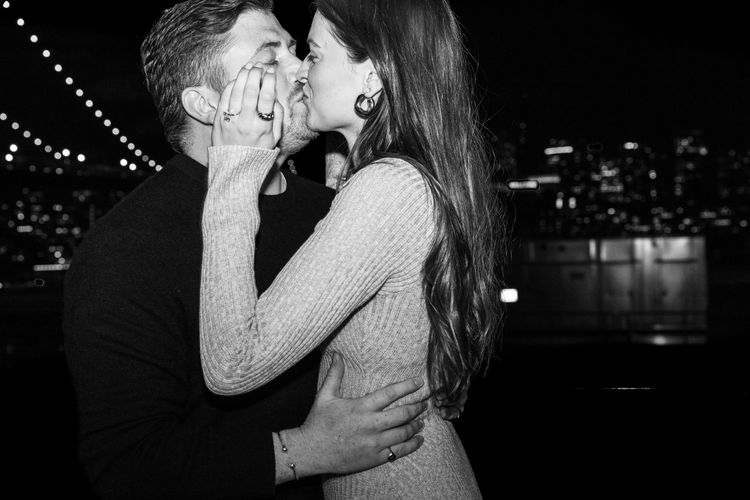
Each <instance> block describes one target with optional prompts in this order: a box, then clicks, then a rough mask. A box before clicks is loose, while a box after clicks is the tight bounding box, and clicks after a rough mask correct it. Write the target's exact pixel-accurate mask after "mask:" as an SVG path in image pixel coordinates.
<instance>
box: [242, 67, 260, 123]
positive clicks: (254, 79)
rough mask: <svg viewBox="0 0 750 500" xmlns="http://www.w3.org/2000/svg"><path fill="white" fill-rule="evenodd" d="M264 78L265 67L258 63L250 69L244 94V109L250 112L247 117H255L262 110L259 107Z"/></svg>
mask: <svg viewBox="0 0 750 500" xmlns="http://www.w3.org/2000/svg"><path fill="white" fill-rule="evenodd" d="M262 78H263V68H262V67H261V66H260V65H259V64H256V65H255V66H252V67H251V68H250V69H249V71H248V75H247V82H246V83H245V92H244V94H243V96H242V109H244V110H246V112H247V113H249V114H248V115H246V119H248V118H249V117H250V116H253V117H255V115H257V113H258V112H259V111H260V108H259V107H258V96H259V95H260V92H261V89H260V85H261V79H262Z"/></svg>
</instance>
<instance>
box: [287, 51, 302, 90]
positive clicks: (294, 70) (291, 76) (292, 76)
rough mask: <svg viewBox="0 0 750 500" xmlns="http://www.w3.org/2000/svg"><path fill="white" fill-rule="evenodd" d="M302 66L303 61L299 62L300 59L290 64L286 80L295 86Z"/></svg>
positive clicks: (295, 59)
mask: <svg viewBox="0 0 750 500" xmlns="http://www.w3.org/2000/svg"><path fill="white" fill-rule="evenodd" d="M301 66H302V61H300V60H299V58H297V57H295V58H294V60H293V61H292V62H291V63H290V64H289V66H288V67H287V71H286V78H287V80H288V81H289V83H291V84H292V85H294V84H295V83H297V80H298V77H297V75H298V74H299V70H300V67H301Z"/></svg>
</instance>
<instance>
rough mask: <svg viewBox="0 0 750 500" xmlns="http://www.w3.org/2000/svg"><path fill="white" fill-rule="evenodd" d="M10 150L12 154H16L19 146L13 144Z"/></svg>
mask: <svg viewBox="0 0 750 500" xmlns="http://www.w3.org/2000/svg"><path fill="white" fill-rule="evenodd" d="M8 149H10V152H11V153H15V152H16V151H18V146H16V145H15V144H11V145H10V147H9V148H8Z"/></svg>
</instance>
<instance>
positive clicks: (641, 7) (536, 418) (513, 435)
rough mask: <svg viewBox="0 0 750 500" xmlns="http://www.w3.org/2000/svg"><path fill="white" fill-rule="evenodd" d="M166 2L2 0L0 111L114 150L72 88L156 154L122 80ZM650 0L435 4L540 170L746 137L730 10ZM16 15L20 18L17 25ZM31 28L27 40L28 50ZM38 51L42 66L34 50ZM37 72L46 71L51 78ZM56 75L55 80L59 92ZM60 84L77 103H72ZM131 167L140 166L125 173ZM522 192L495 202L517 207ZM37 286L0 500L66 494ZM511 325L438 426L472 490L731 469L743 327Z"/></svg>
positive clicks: (746, 77) (639, 483)
mask: <svg viewBox="0 0 750 500" xmlns="http://www.w3.org/2000/svg"><path fill="white" fill-rule="evenodd" d="M171 4H172V2H163V1H154V2H149V3H148V4H147V5H136V4H116V3H115V4H112V3H99V4H97V5H98V7H95V8H92V7H91V6H90V4H89V3H84V2H54V3H44V4H41V3H37V2H28V1H25V0H24V1H15V2H11V8H10V9H0V44H1V45H0V47H2V49H0V67H2V68H3V71H2V74H1V75H0V112H4V113H7V114H8V115H9V116H10V117H12V119H13V120H17V121H19V122H20V123H21V124H22V127H24V128H28V129H30V130H32V131H33V132H34V134H35V135H38V136H41V137H43V138H44V139H45V141H47V142H48V143H50V144H51V145H53V146H54V147H55V149H62V148H63V147H68V148H70V149H71V150H73V151H74V152H83V153H85V154H86V155H87V158H88V161H89V163H92V164H94V163H101V164H108V165H117V164H118V163H119V161H120V159H121V158H128V159H129V161H132V155H130V152H129V151H128V150H127V149H126V148H125V147H124V146H123V145H122V144H121V143H120V142H119V141H118V140H117V139H116V138H114V137H113V135H112V134H111V133H110V132H109V131H108V130H107V129H106V128H104V127H103V126H102V125H101V121H100V120H98V119H96V118H94V116H93V113H92V111H91V110H89V109H87V108H85V107H84V105H83V101H85V100H86V99H92V100H93V101H94V103H95V108H94V109H97V108H99V109H101V110H102V111H103V112H104V114H105V116H106V117H108V118H110V119H111V120H112V121H113V122H114V124H115V125H116V126H117V127H119V128H120V129H121V130H122V131H123V133H125V134H126V135H127V136H128V138H129V140H131V141H132V142H134V143H135V144H136V145H137V146H138V148H140V149H142V150H143V152H144V153H146V154H148V155H150V156H151V157H152V158H154V159H156V160H157V161H159V162H163V161H165V160H166V159H167V158H168V157H169V156H170V155H171V152H170V150H169V148H168V147H167V146H166V144H165V142H164V141H163V139H162V136H161V128H160V125H159V123H158V121H157V118H156V113H155V111H154V109H153V106H152V104H151V102H150V98H149V96H148V95H147V93H146V91H145V88H144V86H143V84H142V80H141V76H140V72H139V56H138V46H139V44H140V42H141V40H142V39H143V37H144V36H145V34H146V33H147V31H148V29H149V27H150V25H151V24H152V22H153V21H154V20H155V19H156V17H157V16H158V14H159V12H161V10H162V9H163V8H165V7H166V6H169V5H171ZM654 4H655V2H653V3H647V2H549V3H542V2H488V3H485V2H453V5H454V8H455V9H456V11H457V13H458V14H459V16H460V18H461V20H462V22H463V23H464V25H465V27H466V31H467V34H468V40H467V44H468V46H469V48H470V50H471V51H472V53H473V54H474V55H475V56H476V58H477V61H478V65H479V68H480V71H479V73H478V77H477V78H478V83H479V86H480V89H481V90H482V93H483V96H484V98H483V109H484V112H485V113H486V116H487V119H488V127H489V128H490V129H491V130H492V131H493V132H494V133H496V134H497V135H499V136H503V137H509V138H511V140H516V139H517V134H518V130H519V127H520V126H521V124H522V123H523V124H525V126H526V129H525V131H526V132H525V133H526V139H527V144H526V147H525V148H524V149H522V150H519V151H518V155H517V174H518V175H519V176H523V175H530V174H533V173H537V172H541V171H545V168H546V167H545V165H544V161H543V160H544V157H543V153H542V151H543V149H544V148H545V147H546V146H547V145H548V141H549V139H550V138H555V137H557V138H560V137H565V138H569V139H571V140H575V141H579V142H581V143H583V144H586V143H602V144H605V145H609V144H614V143H617V142H622V141H623V140H637V141H644V142H648V143H649V144H652V145H654V146H655V147H662V148H664V149H669V148H670V147H672V140H673V138H674V137H675V136H677V135H680V134H687V133H689V132H690V131H692V130H694V129H699V130H702V131H703V137H704V139H705V141H706V143H709V144H711V146H712V147H716V148H738V149H741V148H747V147H748V146H750V144H749V143H748V138H750V101H749V100H750V64H748V63H749V62H750V61H749V60H748V59H750V57H749V56H748V50H747V49H748V47H750V44H748V41H749V40H748V37H749V36H750V35H749V34H748V33H750V30H748V29H747V26H746V21H745V19H746V18H745V17H743V15H742V11H743V9H742V8H741V7H740V6H739V4H736V5H734V6H731V5H730V4H729V2H711V3H708V4H695V5H692V4H687V3H682V4H672V5H665V4H660V5H658V6H656V5H654ZM306 5H307V2H288V1H287V2H285V1H277V2H276V7H277V8H276V10H277V14H278V17H279V18H280V20H281V22H282V24H283V25H284V26H285V27H286V28H287V29H288V30H289V31H290V33H291V34H292V35H293V36H295V37H296V38H297V39H298V40H300V41H303V40H305V39H306V34H307V27H308V23H309V20H310V15H309V14H308V10H307V7H306ZM18 17H23V18H24V20H25V21H26V24H25V26H23V27H22V28H19V27H18V26H17V25H16V22H15V20H16V19H17V18H18ZM32 33H34V34H37V35H38V36H39V38H40V42H39V43H37V44H30V43H29V42H28V36H30V35H31V34H32ZM45 48H46V49H49V50H50V51H51V52H52V57H51V58H50V59H44V58H42V57H41V55H40V52H41V50H43V49H45ZM304 53H305V45H304V43H303V44H301V46H300V55H301V56H303V55H304ZM55 63H58V64H61V65H62V66H63V68H64V71H63V72H62V73H55V72H54V71H53V70H52V69H51V66H52V65H53V64H55ZM68 75H70V76H72V77H73V78H74V79H75V80H76V83H75V85H74V86H73V87H70V86H68V85H65V84H64V83H63V80H64V77H65V76H68ZM79 87H80V88H82V89H84V91H85V92H86V95H85V96H84V97H83V98H78V97H75V96H74V95H73V92H72V90H74V89H75V88H79ZM7 125H8V124H7V123H2V124H0V148H2V154H3V155H4V154H5V151H6V149H5V148H6V143H11V142H13V143H17V144H26V143H25V142H24V140H23V139H21V138H19V137H18V133H17V132H16V131H13V130H11V129H10V127H8V126H7ZM321 152H322V144H321V143H320V142H318V143H316V144H314V145H313V146H312V147H311V148H310V149H309V150H307V151H306V152H304V153H302V154H300V155H298V158H297V159H296V164H297V166H298V169H299V171H300V173H301V174H302V175H305V176H308V177H311V178H317V179H320V177H321V166H322V163H321V161H320V154H321ZM140 170H144V171H145V172H146V173H145V174H143V175H144V176H147V175H149V174H150V172H151V171H150V170H149V169H141V168H140V164H139V171H140ZM0 175H4V174H0ZM142 178H143V177H139V176H134V177H133V179H132V182H131V184H135V183H137V182H138V181H139V180H140V179H142ZM0 182H8V181H7V180H6V179H3V181H0ZM524 202H525V201H524V198H523V197H520V196H517V197H516V198H515V200H514V203H516V204H517V205H518V206H519V207H522V205H523V204H524ZM748 257H750V255H748ZM737 260H738V262H737V263H736V264H733V265H736V266H738V267H737V269H740V268H741V269H745V267H743V266H744V265H743V263H742V261H743V260H744V259H743V255H742V253H740V254H739V257H737ZM2 278H3V279H2V280H0V281H3V280H5V279H7V278H6V277H2ZM43 292H44V291H42V290H35V289H32V290H28V291H24V292H23V293H21V292H18V293H17V294H15V295H7V294H6V295H4V296H3V297H2V299H3V302H2V306H3V309H2V317H0V322H1V323H0V324H2V325H3V326H2V327H0V328H2V329H3V330H4V332H3V335H4V337H3V340H4V344H3V345H4V352H3V358H2V361H3V366H2V368H3V372H2V373H3V377H2V387H1V389H2V393H3V396H4V398H3V403H2V408H3V410H2V414H3V417H2V418H3V420H2V429H3V430H4V432H5V433H6V440H5V442H6V444H8V447H7V448H5V455H6V457H8V459H9V462H8V464H7V465H6V466H4V467H3V468H2V469H1V470H3V473H4V474H3V477H4V480H3V483H4V485H5V488H6V489H5V491H7V492H9V493H10V495H9V496H8V498H20V497H27V496H28V497H34V496H40V495H42V494H60V495H62V494H68V493H70V494H72V495H73V496H78V497H84V496H85V495H86V494H87V489H86V486H85V482H84V480H83V478H82V476H81V473H80V470H79V469H78V467H77V464H76V459H75V414H74V406H73V405H74V400H73V395H72V392H71V388H70V386H69V383H68V380H67V374H66V371H65V367H64V358H63V357H62V351H61V346H60V337H59V314H58V312H57V311H59V294H57V293H56V292H54V290H53V293H51V294H50V293H48V292H44V293H43ZM748 292H750V289H748V287H746V286H744V285H741V286H739V287H735V288H733V289H732V294H731V295H732V297H731V298H732V299H733V300H734V301H735V302H734V303H733V304H737V305H736V306H733V308H734V309H740V308H742V304H743V299H744V298H745V297H748V296H749V294H748ZM709 299H710V300H711V301H712V302H713V303H716V302H717V301H722V300H724V298H723V297H719V296H714V297H709ZM745 300H746V299H745ZM737 317H741V316H737ZM512 319H513V306H512V305H511V306H509V323H508V327H507V328H506V331H505V336H504V341H503V348H502V350H501V353H500V356H499V359H498V360H497V361H496V362H495V363H494V364H493V366H492V369H491V371H490V373H489V375H488V377H487V378H484V379H483V378H478V379H477V380H476V381H475V382H474V384H473V389H472V393H471V398H470V401H469V404H468V406H467V409H466V412H465V414H464V416H463V417H462V419H461V421H460V422H459V424H458V428H459V431H460V432H461V435H462V438H463V439H464V442H465V445H466V448H467V452H468V453H469V457H470V459H471V461H472V463H473V465H474V467H475V470H476V473H477V477H478V480H479V481H480V486H481V487H482V489H483V491H484V493H485V496H486V497H487V498H494V497H495V496H499V495H500V494H508V493H509V492H510V491H511V490H517V489H518V490H521V491H524V492H525V495H524V496H530V495H532V494H535V493H539V492H544V493H555V494H561V493H564V494H590V495H591V496H597V497H601V496H611V495H612V494H616V493H618V492H622V491H626V492H630V493H638V494H644V492H648V491H653V489H654V488H659V489H660V490H661V491H662V492H664V493H672V494H674V493H676V492H677V491H680V492H687V491H693V492H694V491H695V488H697V487H698V486H709V487H710V488H712V491H713V492H714V495H716V494H717V493H716V489H717V488H728V487H730V486H732V485H736V484H737V483H738V481H739V478H740V477H742V476H741V474H742V473H743V470H744V471H745V472H744V473H745V474H746V468H744V469H743V467H744V466H745V465H746V462H747V446H746V445H747V443H748V442H747V422H748V420H747V417H748V411H747V402H748V380H750V377H748V369H747V366H748V362H747V359H748V358H747V354H748V349H747V329H748V328H747V326H748V325H747V324H745V323H744V322H741V321H736V322H734V323H732V324H731V326H732V327H733V328H732V329H731V331H732V333H731V335H724V336H723V337H721V339H718V337H715V336H714V337H712V336H711V333H712V332H711V331H709V332H708V333H707V337H708V341H707V342H706V343H704V344H701V345H697V346H696V345H673V346H654V345H643V344H633V343H627V342H625V343H623V342H615V341H611V340H609V339H608V338H607V337H606V336H603V335H593V336H592V335H590V334H587V335H573V334H571V335H569V336H568V337H565V336H561V337H560V336H558V337H555V338H550V337H549V336H545V335H543V333H544V332H537V333H539V334H537V335H534V334H533V332H521V331H518V330H514V329H513V322H512ZM725 323H726V322H725ZM7 339H11V340H12V341H8V342H6V340H7ZM581 339H583V340H581ZM0 491H1V490H0ZM3 496H5V495H3ZM719 496H721V495H719Z"/></svg>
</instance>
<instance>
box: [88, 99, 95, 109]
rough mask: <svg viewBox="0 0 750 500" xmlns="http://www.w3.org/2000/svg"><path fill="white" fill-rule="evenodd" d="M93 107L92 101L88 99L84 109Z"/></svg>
mask: <svg viewBox="0 0 750 500" xmlns="http://www.w3.org/2000/svg"><path fill="white" fill-rule="evenodd" d="M93 106H94V101H92V100H91V99H89V100H88V101H86V107H87V108H91V107H93Z"/></svg>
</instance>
